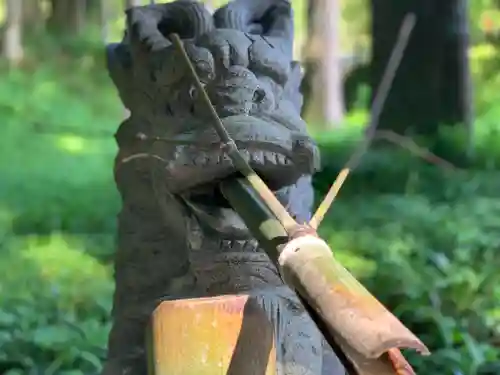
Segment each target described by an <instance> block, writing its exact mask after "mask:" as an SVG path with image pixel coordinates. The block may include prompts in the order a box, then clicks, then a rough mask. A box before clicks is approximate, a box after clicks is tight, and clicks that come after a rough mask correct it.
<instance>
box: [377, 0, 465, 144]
mask: <svg viewBox="0 0 500 375" xmlns="http://www.w3.org/2000/svg"><path fill="white" fill-rule="evenodd" d="M371 5H372V16H373V22H372V33H373V34H372V35H373V56H372V87H373V91H375V88H376V87H377V86H378V84H379V82H380V79H381V76H382V74H383V70H384V68H385V65H386V64H387V61H388V59H389V55H390V53H391V49H392V47H393V44H394V42H395V40H396V37H397V33H398V29H399V27H400V25H401V22H402V20H403V17H404V16H405V14H406V13H408V12H414V13H415V14H416V16H417V25H416V27H415V29H414V32H413V35H412V37H411V39H410V42H409V45H408V47H407V49H406V55H405V57H404V58H403V61H402V63H401V66H400V68H399V70H398V73H397V76H396V78H395V80H394V84H393V87H392V89H391V92H390V94H389V97H388V98H387V102H386V106H385V109H384V110H383V112H382V115H381V118H380V128H385V129H388V130H392V131H395V132H397V133H400V134H405V133H409V134H422V135H436V134H437V131H438V127H439V126H440V125H448V124H449V125H454V124H457V123H461V124H467V125H468V126H471V125H470V123H471V117H472V115H471V113H472V111H471V105H472V104H471V88H470V78H469V67H468V58H467V51H468V44H469V35H468V34H469V31H468V26H467V9H466V4H465V0H446V1H444V0H443V1H435V0H406V1H387V0H372V4H371Z"/></svg>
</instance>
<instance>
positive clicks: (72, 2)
mask: <svg viewBox="0 0 500 375" xmlns="http://www.w3.org/2000/svg"><path fill="white" fill-rule="evenodd" d="M51 8H52V11H51V14H50V17H49V19H48V21H47V23H48V29H49V30H51V31H52V32H55V33H61V34H64V35H77V34H80V33H81V32H82V31H83V30H84V28H85V24H86V18H87V11H86V9H87V2H86V0H51Z"/></svg>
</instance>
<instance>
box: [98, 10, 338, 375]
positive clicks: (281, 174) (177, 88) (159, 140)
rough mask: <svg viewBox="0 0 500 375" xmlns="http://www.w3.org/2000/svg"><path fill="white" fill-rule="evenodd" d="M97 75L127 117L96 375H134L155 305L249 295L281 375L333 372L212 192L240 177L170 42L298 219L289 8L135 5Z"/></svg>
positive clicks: (301, 215) (296, 68)
mask: <svg viewBox="0 0 500 375" xmlns="http://www.w3.org/2000/svg"><path fill="white" fill-rule="evenodd" d="M126 16H127V17H126V18H127V28H126V32H125V36H124V38H123V40H122V42H121V43H117V44H112V45H109V46H108V48H107V61H108V70H109V73H110V76H111V78H112V81H113V83H114V84H115V86H116V87H117V90H118V92H119V95H120V98H121V100H122V102H123V104H124V105H125V106H126V107H127V109H128V110H129V111H130V116H129V117H128V118H127V119H126V120H124V121H123V122H122V124H121V125H120V127H119V129H118V131H117V133H116V135H115V138H116V141H117V144H118V147H119V152H118V155H117V157H116V159H115V167H114V175H115V181H116V185H117V187H118V190H119V192H120V195H121V199H122V209H121V212H120V213H119V217H118V223H119V228H118V245H117V252H116V260H115V281H116V291H115V295H114V301H113V313H112V315H113V326H112V330H111V333H110V337H109V353H108V360H107V362H106V364H105V367H104V370H103V374H104V375H122V374H132V375H134V374H145V373H146V372H147V371H146V359H145V349H144V332H145V329H146V326H147V324H148V320H149V318H150V315H151V313H152V311H153V310H154V308H155V307H156V306H157V304H158V303H159V301H160V300H161V299H162V298H169V299H175V298H186V297H202V296H203V297H206V296H217V295H223V294H238V293H247V294H251V295H252V296H254V297H255V298H257V299H258V301H259V302H260V304H261V305H262V306H264V309H265V311H266V312H267V313H268V317H269V319H270V320H271V321H272V322H273V325H274V327H275V337H276V341H277V357H278V358H277V361H278V364H279V368H278V374H280V375H299V374H304V375H305V374H307V375H321V374H330V375H337V374H343V373H344V370H343V368H342V365H341V364H340V362H339V361H338V359H337V357H336V356H335V354H334V352H333V351H332V350H331V349H330V347H328V346H327V345H325V342H324V340H323V338H322V336H321V334H320V332H319V331H318V329H317V328H316V326H315V325H314V324H313V322H312V321H311V319H310V318H309V316H308V314H307V312H306V311H305V310H304V307H303V306H302V304H301V303H300V301H299V300H298V298H297V296H296V294H295V293H294V292H293V291H292V290H290V289H289V288H288V287H287V286H286V285H285V284H284V283H283V281H282V279H281V278H280V275H279V273H278V271H277V270H276V268H275V266H274V265H273V264H272V262H271V261H270V260H269V258H268V256H267V255H266V254H265V253H264V252H263V251H262V250H261V249H260V248H259V244H258V243H257V241H256V240H255V239H254V238H252V236H251V235H250V234H249V232H248V230H247V228H246V227H245V224H244V223H243V222H242V220H241V219H240V218H239V216H238V215H237V214H236V212H234V211H233V210H232V209H231V208H230V206H229V205H228V204H227V202H226V201H225V200H224V199H223V198H222V196H221V194H220V193H219V192H218V189H217V186H218V182H220V181H221V180H223V179H225V178H231V177H234V176H236V175H237V171H236V169H235V167H234V166H233V164H232V163H231V160H230V159H229V158H228V157H227V156H226V155H225V150H224V149H223V148H221V146H220V142H219V141H218V138H217V135H216V133H215V132H214V130H213V128H212V127H211V125H210V124H209V122H210V113H209V110H208V109H207V108H206V107H205V106H204V105H203V103H201V101H200V97H199V96H200V95H199V94H200V93H199V92H197V90H196V87H195V86H194V85H193V82H192V80H191V77H190V76H189V74H188V71H187V67H186V66H185V64H184V63H183V61H182V58H181V56H180V55H179V51H178V50H176V49H175V48H174V46H173V45H172V43H171V41H170V40H169V39H168V35H169V34H170V33H177V34H178V35H179V36H180V37H181V38H182V40H183V43H184V46H185V49H186V51H187V53H188V56H189V57H190V59H191V61H192V62H193V64H194V66H195V68H196V71H197V73H198V75H199V76H200V78H201V80H202V82H203V84H204V86H205V89H206V90H207V92H208V95H209V96H210V99H211V101H212V103H213V105H214V107H215V109H216V111H217V114H218V115H219V116H220V118H221V119H222V121H223V123H224V125H225V127H226V129H227V131H228V132H229V133H230V135H231V136H232V138H233V139H234V140H235V141H236V143H237V145H238V148H239V149H240V151H241V152H243V154H244V155H245V157H246V158H247V159H248V161H249V163H250V165H251V166H252V167H253V168H254V170H256V171H257V172H258V173H259V175H260V176H261V177H262V178H263V179H264V180H265V181H266V183H267V184H268V185H269V186H270V187H271V188H272V189H273V191H275V194H276V196H277V197H278V198H279V200H280V201H281V202H282V204H283V205H284V206H285V207H287V209H288V210H289V212H290V213H291V214H292V215H293V216H294V217H295V218H296V220H297V221H298V222H307V221H308V220H309V219H310V213H311V209H312V204H313V189H312V186H311V176H312V174H313V173H314V172H315V170H316V169H317V168H318V164H319V156H318V149H317V147H316V145H315V144H314V142H313V141H312V140H311V138H310V137H309V136H308V134H307V131H306V124H305V123H304V121H303V120H302V118H301V115H300V113H301V107H302V96H301V94H300V91H299V88H300V84H301V80H302V72H301V67H300V65H299V63H298V62H297V61H294V60H293V53H292V50H293V40H294V35H293V13H292V7H291V4H290V2H289V1H287V0H234V1H232V2H230V3H228V4H227V5H225V6H223V7H221V8H219V9H217V10H216V11H215V12H214V13H213V14H211V13H210V12H209V11H208V10H207V9H206V8H205V6H204V5H203V4H202V3H200V2H197V1H192V0H177V1H174V2H170V3H167V4H153V5H147V6H141V7H134V8H131V9H129V10H127V12H126Z"/></svg>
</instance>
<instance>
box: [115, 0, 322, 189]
mask: <svg viewBox="0 0 500 375" xmlns="http://www.w3.org/2000/svg"><path fill="white" fill-rule="evenodd" d="M172 33H176V34H178V35H179V37H180V38H181V39H182V41H183V44H184V47H185V50H186V52H187V54H188V56H189V58H190V60H191V61H192V63H193V65H194V67H195V70H196V72H197V74H198V75H199V77H200V80H201V82H202V84H203V86H204V88H205V90H206V92H207V93H208V96H209V98H210V100H211V102H212V104H213V107H214V108H215V110H216V112H217V114H218V115H219V117H220V118H221V120H222V122H223V124H224V126H225V128H226V130H227V132H228V133H229V134H230V136H231V137H232V138H233V139H234V140H235V142H236V144H237V146H238V148H239V149H240V151H241V152H242V154H243V155H244V157H245V158H246V159H247V160H248V162H249V164H250V165H251V166H252V167H253V168H254V170H255V171H256V172H257V173H258V174H259V175H260V176H261V177H262V178H263V179H264V181H266V182H267V183H268V185H269V186H270V188H271V189H273V190H275V191H277V190H279V189H282V188H283V187H286V186H289V185H293V184H295V183H296V182H297V180H299V178H300V177H301V176H303V175H311V174H312V173H313V172H314V171H315V170H316V168H317V167H318V164H319V157H318V150H317V147H316V145H315V143H314V142H313V141H312V139H311V138H310V137H309V136H308V134H307V131H306V125H305V123H304V121H303V120H302V118H301V107H302V95H301V94H300V91H299V87H300V83H301V80H302V71H301V67H300V65H299V63H298V62H297V61H294V60H293V13H292V8H291V5H290V2H289V1H286V0H271V1H269V0H236V1H232V2H230V3H229V4H227V5H226V6H224V7H222V8H220V9H218V10H216V11H215V13H214V14H211V13H210V12H209V11H208V10H207V9H206V8H205V6H204V5H203V4H202V3H200V2H196V1H191V0H177V1H174V2H171V3H166V4H157V5H148V6H142V7H136V8H131V9H129V10H128V11H127V30H126V32H125V36H124V38H123V41H122V42H121V43H119V44H113V45H110V46H109V47H108V49H107V57H108V69H109V72H110V75H111V77H112V80H113V81H114V84H115V85H116V87H117V89H118V91H119V94H120V97H121V100H122V101H123V103H124V105H125V106H126V107H127V108H128V109H129V110H130V112H131V116H130V117H129V118H128V119H126V120H125V121H124V122H123V123H122V125H121V127H120V128H119V130H118V132H117V134H116V139H117V142H118V144H119V146H120V150H122V153H125V155H122V156H127V155H128V154H133V153H135V154H137V153H151V154H154V156H155V158H157V160H163V161H164V164H163V167H162V168H163V171H164V173H163V178H164V181H165V184H166V187H167V189H168V190H169V191H170V192H172V193H174V194H178V193H182V194H191V195H193V196H203V197H205V198H206V195H208V194H212V193H213V191H214V190H213V188H214V186H216V184H217V182H218V181H220V180H221V179H224V178H227V177H229V176H231V175H234V174H236V173H237V171H236V169H235V167H234V166H233V164H232V162H231V160H230V159H229V158H228V156H227V155H226V151H225V149H224V147H221V146H222V145H221V141H220V139H219V138H218V136H217V134H216V132H215V131H214V128H213V124H212V121H213V117H211V113H210V108H209V107H208V106H207V105H206V103H205V102H204V101H203V98H202V93H200V92H198V90H197V88H196V85H195V82H193V80H192V76H191V74H190V72H189V67H188V66H187V64H186V63H185V60H184V59H183V56H181V52H180V51H179V50H178V49H177V48H176V47H175V45H173V43H172V42H171V41H170V39H169V35H170V34H172ZM117 178H119V177H117ZM122 194H123V192H122Z"/></svg>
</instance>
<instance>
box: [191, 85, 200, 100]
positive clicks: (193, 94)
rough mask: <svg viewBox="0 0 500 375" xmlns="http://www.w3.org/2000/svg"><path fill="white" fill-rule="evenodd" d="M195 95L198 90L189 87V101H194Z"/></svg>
mask: <svg viewBox="0 0 500 375" xmlns="http://www.w3.org/2000/svg"><path fill="white" fill-rule="evenodd" d="M197 94H198V90H197V89H196V87H195V86H191V87H190V88H189V97H190V98H191V99H196V97H197Z"/></svg>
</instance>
